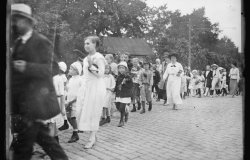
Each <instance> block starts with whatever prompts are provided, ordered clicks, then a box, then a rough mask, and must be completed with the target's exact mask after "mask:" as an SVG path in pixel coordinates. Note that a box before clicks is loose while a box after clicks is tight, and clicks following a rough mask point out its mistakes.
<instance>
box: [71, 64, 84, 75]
mask: <svg viewBox="0 0 250 160" xmlns="http://www.w3.org/2000/svg"><path fill="white" fill-rule="evenodd" d="M70 66H72V67H73V68H75V69H76V70H77V71H78V73H79V74H81V73H82V65H81V63H80V62H74V63H72V64H71V65H70Z"/></svg>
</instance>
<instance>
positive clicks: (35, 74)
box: [11, 31, 60, 120]
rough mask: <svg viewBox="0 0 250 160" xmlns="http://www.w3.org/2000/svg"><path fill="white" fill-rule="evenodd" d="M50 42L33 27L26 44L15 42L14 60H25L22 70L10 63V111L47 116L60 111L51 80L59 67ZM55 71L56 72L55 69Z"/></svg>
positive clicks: (16, 113)
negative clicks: (54, 58) (23, 69)
mask: <svg viewBox="0 0 250 160" xmlns="http://www.w3.org/2000/svg"><path fill="white" fill-rule="evenodd" d="M52 55H53V48H52V44H51V42H50V41H49V40H48V39H47V38H46V37H44V36H43V35H41V34H38V33H36V32H35V31H33V33H32V36H31V37H30V39H28V41H27V42H26V43H25V44H20V45H17V44H16V46H15V48H14V50H13V54H12V62H13V61H14V60H24V61H26V62H27V65H26V69H25V71H24V72H23V73H21V72H19V71H17V70H15V69H14V67H13V64H12V67H11V103H12V105H11V114H13V115H21V116H23V117H25V118H28V119H31V120H36V119H42V120H47V119H49V118H52V117H54V116H56V115H57V114H59V113H60V108H59V104H58V101H57V97H56V93H55V89H54V86H53V81H52V76H53V75H52V73H53V72H52V70H53V69H54V68H58V66H53V64H56V65H57V63H56V62H54V60H53V58H52ZM54 74H56V73H54Z"/></svg>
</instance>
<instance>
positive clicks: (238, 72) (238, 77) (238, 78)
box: [236, 68, 240, 83]
mask: <svg viewBox="0 0 250 160" xmlns="http://www.w3.org/2000/svg"><path fill="white" fill-rule="evenodd" d="M236 71H237V82H238V83H239V80H240V71H239V69H238V68H237V70H236Z"/></svg>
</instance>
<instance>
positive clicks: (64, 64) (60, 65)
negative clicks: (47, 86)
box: [58, 62, 67, 72]
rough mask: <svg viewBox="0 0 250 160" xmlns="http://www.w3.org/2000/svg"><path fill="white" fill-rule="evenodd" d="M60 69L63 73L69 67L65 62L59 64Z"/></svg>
mask: <svg viewBox="0 0 250 160" xmlns="http://www.w3.org/2000/svg"><path fill="white" fill-rule="evenodd" d="M58 66H59V69H60V70H62V71H63V72H66V70H67V65H66V63H64V62H59V63H58Z"/></svg>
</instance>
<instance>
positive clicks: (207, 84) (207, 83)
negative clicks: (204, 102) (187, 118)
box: [204, 65, 213, 96]
mask: <svg viewBox="0 0 250 160" xmlns="http://www.w3.org/2000/svg"><path fill="white" fill-rule="evenodd" d="M204 78H205V87H206V91H205V94H204V96H208V93H209V91H210V89H211V87H212V80H213V71H212V70H211V68H210V65H207V66H206V72H205V73H204Z"/></svg>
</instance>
